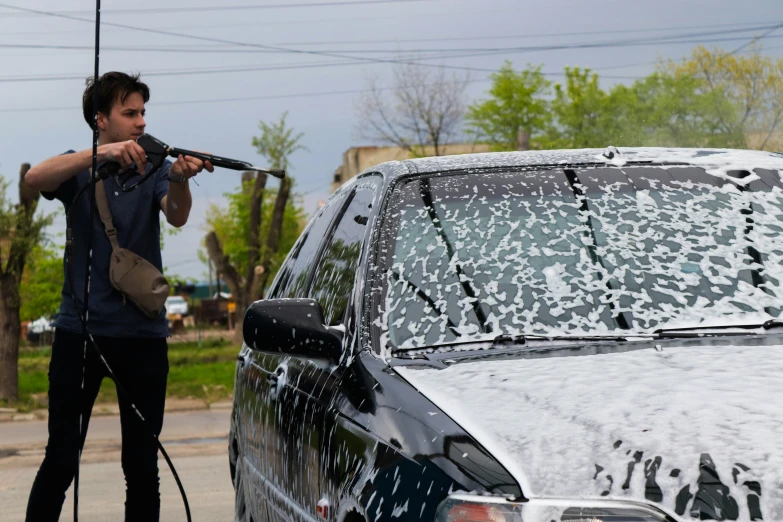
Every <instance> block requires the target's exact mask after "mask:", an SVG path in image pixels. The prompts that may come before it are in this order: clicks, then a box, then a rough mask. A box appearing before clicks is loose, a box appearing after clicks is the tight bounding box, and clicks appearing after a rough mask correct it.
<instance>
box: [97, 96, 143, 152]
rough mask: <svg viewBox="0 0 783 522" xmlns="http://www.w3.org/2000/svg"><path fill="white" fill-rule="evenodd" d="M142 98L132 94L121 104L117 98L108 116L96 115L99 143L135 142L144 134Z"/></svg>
mask: <svg viewBox="0 0 783 522" xmlns="http://www.w3.org/2000/svg"><path fill="white" fill-rule="evenodd" d="M144 112H145V111H144V98H142V96H141V94H139V93H137V92H132V93H130V94H129V95H128V97H127V98H125V102H124V103H123V102H122V101H121V100H120V99H119V98H118V99H117V101H116V102H114V105H113V106H112V108H111V112H110V114H109V115H108V116H106V115H104V114H103V113H100V112H99V113H98V130H99V132H100V141H101V143H117V142H120V141H128V140H135V139H136V138H138V137H139V136H141V135H142V134H144V127H146V125H147V124H146V122H145V121H144Z"/></svg>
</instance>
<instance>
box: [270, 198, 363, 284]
mask: <svg viewBox="0 0 783 522" xmlns="http://www.w3.org/2000/svg"><path fill="white" fill-rule="evenodd" d="M349 195H350V194H349V193H345V194H344V195H341V196H338V197H336V198H332V199H330V200H328V201H327V202H326V205H324V208H322V209H321V211H320V212H319V213H318V214H317V215H316V217H315V218H314V219H313V222H312V223H311V224H310V226H309V227H308V228H307V230H306V231H305V232H304V235H303V236H302V238H301V239H300V240H299V241H298V245H297V246H296V247H294V250H293V251H292V254H291V255H290V256H289V258H288V259H286V261H285V263H284V265H283V268H282V269H281V271H280V277H279V282H277V283H276V284H275V288H274V292H273V293H270V295H269V297H270V298H296V297H305V296H306V295H307V283H308V282H309V280H310V277H309V276H310V274H311V273H312V269H313V265H314V264H315V261H316V259H317V258H318V253H319V252H320V247H321V245H322V244H323V241H324V238H325V237H326V235H327V234H328V233H329V225H330V224H331V222H332V220H333V219H334V216H335V215H336V214H337V213H338V212H339V211H340V210H341V209H342V207H343V206H344V204H345V201H346V200H347V198H348V196H349Z"/></svg>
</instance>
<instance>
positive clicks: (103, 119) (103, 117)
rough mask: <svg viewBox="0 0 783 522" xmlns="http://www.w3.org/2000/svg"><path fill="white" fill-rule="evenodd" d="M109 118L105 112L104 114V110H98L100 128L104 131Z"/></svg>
mask: <svg viewBox="0 0 783 522" xmlns="http://www.w3.org/2000/svg"><path fill="white" fill-rule="evenodd" d="M107 119H108V118H107V117H106V115H105V114H103V113H102V112H98V129H99V130H102V131H105V130H106V120H107Z"/></svg>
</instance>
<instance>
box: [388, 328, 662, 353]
mask: <svg viewBox="0 0 783 522" xmlns="http://www.w3.org/2000/svg"><path fill="white" fill-rule="evenodd" d="M640 337H650V338H657V337H658V336H657V335H656V334H649V333H648V334H645V333H635V332H629V333H628V334H622V335H559V334H555V335H545V334H520V335H509V334H502V335H498V336H497V337H495V338H494V339H491V340H490V339H473V340H472V341H471V340H465V341H454V342H450V343H441V344H435V345H432V346H416V347H409V348H395V349H393V350H392V355H397V354H403V353H407V352H416V351H421V350H440V349H442V348H451V347H454V346H461V345H465V344H483V345H487V344H488V345H490V347H491V348H497V347H503V346H520V345H524V344H527V342H528V341H591V342H599V341H627V340H628V339H632V338H640Z"/></svg>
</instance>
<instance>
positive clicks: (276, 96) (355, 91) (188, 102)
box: [0, 78, 490, 113]
mask: <svg viewBox="0 0 783 522" xmlns="http://www.w3.org/2000/svg"><path fill="white" fill-rule="evenodd" d="M487 81H490V78H483V79H476V80H469V83H477V82H487ZM392 89H393V88H392V87H384V88H381V89H379V90H382V91H387V90H392ZM363 92H370V89H351V90H342V91H320V92H302V93H295V94H271V95H266V96H245V97H235V98H207V99H200V100H177V101H168V102H166V101H164V102H158V103H155V102H150V103H148V104H147V106H148V107H161V106H171V105H193V104H204V103H230V102H239V101H258V100H279V99H285V98H311V97H315V96H334V95H343V94H360V93H363ZM59 110H73V111H76V110H78V111H81V110H82V109H81V107H77V106H75V105H71V106H59V107H15V108H8V109H0V113H5V112H40V111H59Z"/></svg>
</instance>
